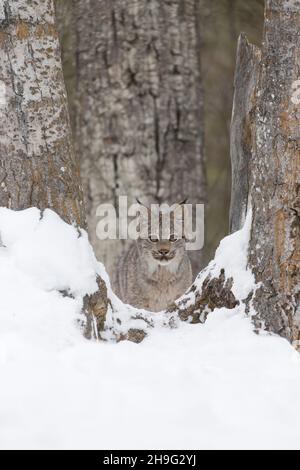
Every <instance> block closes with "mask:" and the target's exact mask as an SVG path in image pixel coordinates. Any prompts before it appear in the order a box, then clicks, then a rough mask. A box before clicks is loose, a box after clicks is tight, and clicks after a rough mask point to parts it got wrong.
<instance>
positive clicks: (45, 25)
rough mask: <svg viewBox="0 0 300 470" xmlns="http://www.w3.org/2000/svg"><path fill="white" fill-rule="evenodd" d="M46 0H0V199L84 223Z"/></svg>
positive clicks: (4, 203)
mask: <svg viewBox="0 0 300 470" xmlns="http://www.w3.org/2000/svg"><path fill="white" fill-rule="evenodd" d="M54 23H55V22H54V9H53V2H52V1H50V0H40V1H38V2H33V1H31V0H14V1H13V0H4V1H2V2H1V4H0V85H1V90H2V95H1V96H2V97H1V100H0V206H6V207H9V208H10V209H15V210H18V209H26V208H28V207H31V206H36V207H38V208H40V209H45V208H50V209H53V210H55V211H56V212H57V213H58V214H59V215H60V216H61V217H62V218H63V219H64V220H65V221H67V222H69V223H76V224H77V225H79V226H85V214H84V208H83V197H82V189H81V186H80V177H79V167H78V164H77V161H76V158H75V155H74V151H73V146H72V142H71V132H70V124H69V115H68V105H67V97H66V91H65V85H64V80H63V74H62V67H61V58H60V47H59V40H58V34H57V31H56V28H55V24H54Z"/></svg>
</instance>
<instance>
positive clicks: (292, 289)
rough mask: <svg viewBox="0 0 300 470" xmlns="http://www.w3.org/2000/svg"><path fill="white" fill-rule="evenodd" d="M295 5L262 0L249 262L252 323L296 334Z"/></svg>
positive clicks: (298, 154)
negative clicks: (252, 283) (253, 284)
mask: <svg viewBox="0 0 300 470" xmlns="http://www.w3.org/2000/svg"><path fill="white" fill-rule="evenodd" d="M299 30H300V4H299V2H296V1H292V0H291V1H285V2H282V1H279V0H267V1H266V11H265V31H264V42H263V48H262V61H261V69H260V77H259V83H258V87H257V92H256V100H257V103H256V113H255V119H256V126H255V135H254V158H253V160H252V165H251V187H252V190H251V194H252V206H253V223H252V236H251V244H250V252H249V263H250V266H251V267H252V269H253V271H254V273H255V275H256V280H257V282H258V283H261V287H260V288H259V289H258V290H257V292H256V295H255V298H254V302H253V305H254V307H255V309H256V310H257V315H256V318H255V320H256V324H257V325H258V326H264V327H265V328H267V329H268V330H270V331H272V332H275V333H278V334H280V335H282V336H284V337H286V338H288V339H289V340H290V341H292V342H297V341H299V340H300V294H299V286H300V250H299V248H300V222H299V221H300V136H299V128H300V127H299V124H300V122H299V120H300V106H299V104H296V103H294V102H293V99H292V98H293V93H294V90H293V84H294V82H295V81H297V80H299V66H300V35H299Z"/></svg>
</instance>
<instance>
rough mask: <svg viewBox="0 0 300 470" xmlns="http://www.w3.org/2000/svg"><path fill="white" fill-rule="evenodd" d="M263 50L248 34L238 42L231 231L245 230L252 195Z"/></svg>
mask: <svg viewBox="0 0 300 470" xmlns="http://www.w3.org/2000/svg"><path fill="white" fill-rule="evenodd" d="M260 60H261V51H260V49H258V48H257V47H256V46H253V45H252V44H249V42H248V41H247V38H246V36H245V35H244V34H241V36H240V37H239V41H238V48H237V57H236V70H235V77H234V97H233V109H232V119H231V131H230V154H231V168H232V181H231V205H230V232H231V233H232V232H236V231H237V230H239V229H241V228H242V226H243V224H244V222H245V218H246V213H247V209H248V197H249V172H250V168H249V165H250V162H251V157H252V153H253V149H252V133H253V129H252V128H253V123H252V112H253V108H254V105H255V103H254V100H255V96H254V94H255V89H256V84H257V81H258V75H259V64H260Z"/></svg>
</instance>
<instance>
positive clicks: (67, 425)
mask: <svg viewBox="0 0 300 470" xmlns="http://www.w3.org/2000/svg"><path fill="white" fill-rule="evenodd" d="M247 224H248V225H247ZM0 233H1V240H2V243H3V245H4V246H2V247H0V325H1V327H0V376H1V387H0V448H2V449H3V448H5V449H16V448H21V449H49V448H50V449H74V448H75V449H91V448H92V449H118V448H121V449H130V448H131V449H137V448H147V449H179V448H180V449H192V448H197V449H241V448H242V449H248V448H250V449H253V448H255V449H279V448H280V449H292V448H293V449H299V447H300V444H299V443H300V439H299V438H300V420H299V419H298V417H299V416H300V399H299V388H300V356H299V354H298V353H296V352H295V351H294V349H293V348H292V347H291V346H290V345H289V344H288V343H287V342H286V341H285V340H283V339H281V338H279V337H276V336H271V335H267V334H266V333H261V334H260V335H256V334H254V333H253V331H252V325H251V321H250V319H249V318H247V317H246V316H245V314H244V311H243V308H242V307H237V308H236V309H234V310H226V309H221V310H218V311H215V312H214V313H212V314H211V315H210V316H209V317H208V320H207V322H206V323H205V324H204V325H190V324H180V326H179V327H178V328H176V329H172V330H171V329H167V328H162V327H159V326H158V327H156V328H154V329H153V330H152V332H151V333H150V334H149V336H148V337H147V338H146V340H144V341H143V342H142V343H141V344H138V345H137V344H133V343H130V342H121V343H118V344H117V343H115V342H100V343H99V342H95V341H87V340H85V339H84V338H83V336H82V334H81V331H80V328H79V326H78V322H77V320H78V318H80V311H81V307H82V298H83V296H84V295H85V294H86V293H91V292H93V291H94V290H95V289H96V284H95V275H96V273H97V272H98V273H101V274H102V275H103V276H104V277H105V276H106V275H105V272H104V268H103V267H102V266H101V265H100V264H99V263H97V261H96V260H95V257H94V255H93V253H92V250H91V248H90V246H89V244H88V240H87V236H86V234H85V233H84V232H82V233H81V234H80V236H79V234H78V232H77V230H76V229H75V228H73V227H71V226H68V225H67V224H65V223H64V222H63V221H61V220H60V219H59V218H58V216H57V215H55V214H54V213H53V212H51V211H48V210H47V211H45V212H44V213H43V215H42V217H41V214H40V212H39V211H38V210H37V209H29V210H26V211H22V212H13V211H9V210H7V209H0ZM248 237H249V220H247V221H246V224H245V227H244V229H243V230H242V231H240V232H239V233H238V234H235V235H233V236H231V237H228V238H227V239H225V240H224V241H223V242H222V243H221V246H220V248H219V249H218V251H217V253H216V259H215V260H214V262H213V264H211V266H210V268H212V267H215V268H216V267H217V266H218V265H219V263H224V262H226V273H227V275H228V276H229V275H232V274H234V275H235V279H236V284H235V289H236V292H237V294H238V295H239V296H243V295H244V294H245V293H246V292H247V290H248V289H249V288H250V286H253V278H252V274H251V273H250V272H249V271H247V268H246V250H247V243H248ZM233 249H234V255H235V256H234V257H232V250H233ZM233 258H234V259H233ZM216 269H217V268H216ZM59 291H66V292H68V293H69V294H71V295H72V297H70V296H63V295H62V294H60V293H59ZM113 302H114V305H117V307H118V309H120V310H121V312H120V313H119V315H120V316H122V312H124V316H125V317H126V315H128V308H127V307H125V306H122V304H121V303H120V302H118V300H117V299H115V298H113ZM158 318H159V316H158Z"/></svg>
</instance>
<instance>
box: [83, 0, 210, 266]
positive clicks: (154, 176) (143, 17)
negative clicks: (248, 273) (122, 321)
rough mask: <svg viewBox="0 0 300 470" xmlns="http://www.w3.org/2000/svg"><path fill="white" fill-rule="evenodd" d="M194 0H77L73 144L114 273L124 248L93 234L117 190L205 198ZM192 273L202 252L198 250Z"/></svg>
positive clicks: (92, 218) (92, 221)
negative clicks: (101, 211) (100, 214)
mask: <svg viewBox="0 0 300 470" xmlns="http://www.w3.org/2000/svg"><path fill="white" fill-rule="evenodd" d="M197 9H198V1H197V0H170V1H168V2H161V1H160V0H153V1H151V2H149V1H146V0H132V1H130V2H123V1H122V0H115V1H107V0H88V1H87V0H78V1H76V9H74V13H75V15H76V30H77V31H76V32H77V47H76V59H77V79H76V81H77V104H78V106H77V124H76V143H77V149H78V153H79V155H80V159H81V170H82V177H83V183H84V190H85V191H84V192H85V198H86V206H87V214H88V223H89V233H90V237H91V241H92V244H93V246H94V248H95V251H96V254H97V256H98V258H99V259H100V260H101V261H103V262H104V264H105V266H106V268H107V269H108V271H109V272H111V270H112V267H113V266H114V263H115V260H116V258H117V257H118V255H119V254H120V252H121V251H122V250H123V249H124V248H125V247H126V246H127V245H126V243H125V242H124V243H123V245H122V244H121V243H120V242H114V241H106V242H105V243H103V242H102V243H101V241H99V240H98V239H97V237H96V224H97V222H98V219H97V217H96V209H97V207H98V205H99V204H101V203H113V204H115V205H117V199H118V196H119V195H127V196H128V197H129V203H131V202H132V201H133V200H134V198H135V197H142V196H145V197H147V198H148V199H149V200H154V201H158V202H161V201H165V202H170V203H174V202H176V201H178V200H179V199H182V198H184V197H189V200H190V201H191V202H198V203H199V202H205V200H206V177H205V168H204V150H203V93H202V85H201V66H200V47H199V46H200V35H199V34H200V31H199V24H198V19H199V14H198V12H197ZM192 258H193V259H192V261H193V267H194V271H195V273H197V272H199V270H200V266H201V264H202V262H201V255H199V253H194V254H193V255H192Z"/></svg>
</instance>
